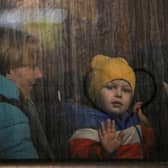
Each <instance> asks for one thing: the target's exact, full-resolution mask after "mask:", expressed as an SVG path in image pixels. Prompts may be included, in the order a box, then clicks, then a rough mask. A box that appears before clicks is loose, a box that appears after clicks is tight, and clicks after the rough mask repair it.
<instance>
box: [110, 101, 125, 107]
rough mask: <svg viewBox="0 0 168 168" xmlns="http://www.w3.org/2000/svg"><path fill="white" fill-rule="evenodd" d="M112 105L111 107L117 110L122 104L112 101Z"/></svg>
mask: <svg viewBox="0 0 168 168" xmlns="http://www.w3.org/2000/svg"><path fill="white" fill-rule="evenodd" d="M112 105H113V107H116V108H119V107H121V106H122V105H123V104H122V103H121V102H119V101H114V102H112Z"/></svg>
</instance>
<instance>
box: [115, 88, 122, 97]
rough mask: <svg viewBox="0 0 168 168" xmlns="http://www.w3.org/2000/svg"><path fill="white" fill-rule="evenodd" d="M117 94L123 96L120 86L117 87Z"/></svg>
mask: <svg viewBox="0 0 168 168" xmlns="http://www.w3.org/2000/svg"><path fill="white" fill-rule="evenodd" d="M116 96H117V97H121V96H122V91H121V89H120V88H117V90H116Z"/></svg>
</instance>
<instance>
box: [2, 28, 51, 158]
mask: <svg viewBox="0 0 168 168" xmlns="http://www.w3.org/2000/svg"><path fill="white" fill-rule="evenodd" d="M40 51H41V50H40V45H39V42H38V39H36V38H35V37H33V36H31V35H29V34H26V33H23V32H21V31H17V30H13V29H8V28H0V159H38V158H39V159H51V158H53V155H52V152H51V150H50V147H49V145H48V142H47V138H46V135H45V133H44V131H43V129H42V125H41V123H40V120H39V116H38V114H37V111H36V109H35V106H34V104H33V102H32V100H31V92H32V89H33V86H34V84H35V83H36V80H37V79H40V78H42V72H41V70H40V69H39V63H40V60H42V55H41V52H40Z"/></svg>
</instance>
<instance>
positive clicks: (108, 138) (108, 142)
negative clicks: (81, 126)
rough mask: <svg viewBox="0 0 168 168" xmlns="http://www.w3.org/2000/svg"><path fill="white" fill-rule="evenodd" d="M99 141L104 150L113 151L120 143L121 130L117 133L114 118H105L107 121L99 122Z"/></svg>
mask: <svg viewBox="0 0 168 168" xmlns="http://www.w3.org/2000/svg"><path fill="white" fill-rule="evenodd" d="M98 134H99V138H100V143H101V144H102V146H103V148H104V150H105V151H106V152H109V153H112V152H114V151H115V150H116V149H117V148H118V147H119V146H120V145H121V141H122V139H123V136H124V134H123V132H120V133H119V134H117V132H116V128H115V121H114V120H110V119H108V120H107V123H105V122H101V126H100V128H99V130H98Z"/></svg>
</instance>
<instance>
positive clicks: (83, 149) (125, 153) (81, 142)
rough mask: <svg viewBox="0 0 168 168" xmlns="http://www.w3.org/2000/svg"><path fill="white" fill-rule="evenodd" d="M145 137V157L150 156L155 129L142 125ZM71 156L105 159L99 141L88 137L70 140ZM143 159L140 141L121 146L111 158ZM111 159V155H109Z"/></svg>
mask: <svg viewBox="0 0 168 168" xmlns="http://www.w3.org/2000/svg"><path fill="white" fill-rule="evenodd" d="M141 129H142V135H143V138H144V151H145V158H148V154H149V150H150V146H151V144H152V141H153V129H152V128H147V127H144V126H142V127H141ZM69 147H70V156H71V158H75V159H96V158H97V159H100V160H101V159H105V158H106V156H107V155H104V150H103V148H102V146H101V144H100V143H99V142H97V141H94V140H92V139H87V138H75V139H72V140H70V141H69ZM112 158H114V159H143V155H142V146H141V144H140V143H134V144H125V145H122V146H120V147H119V148H118V149H117V150H116V152H115V154H111V159H112ZM108 159H109V155H108Z"/></svg>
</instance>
